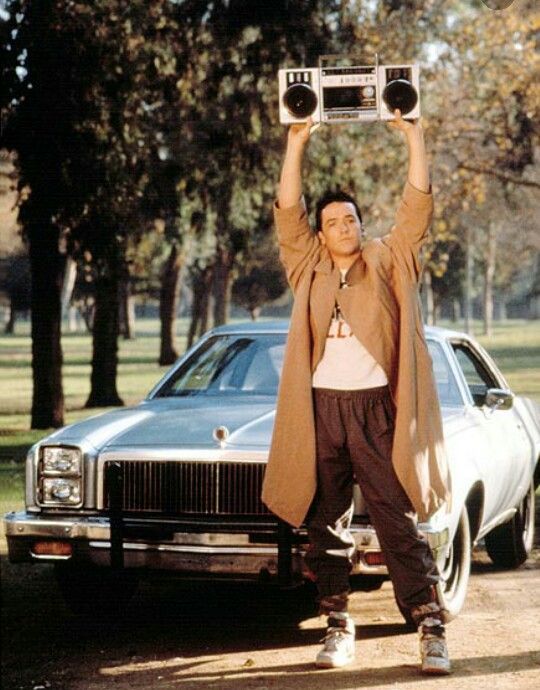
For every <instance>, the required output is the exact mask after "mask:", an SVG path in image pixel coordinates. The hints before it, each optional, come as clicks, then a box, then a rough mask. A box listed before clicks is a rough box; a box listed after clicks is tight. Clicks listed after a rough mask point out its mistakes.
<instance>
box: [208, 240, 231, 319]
mask: <svg viewBox="0 0 540 690" xmlns="http://www.w3.org/2000/svg"><path fill="white" fill-rule="evenodd" d="M233 263H234V256H233V254H232V252H231V251H230V250H229V249H226V248H224V247H220V248H218V251H217V254H216V262H215V264H214V285H213V295H214V326H221V325H223V324H224V323H227V321H228V319H229V309H230V304H231V288H232V267H233Z"/></svg>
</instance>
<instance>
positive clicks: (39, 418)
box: [29, 227, 64, 429]
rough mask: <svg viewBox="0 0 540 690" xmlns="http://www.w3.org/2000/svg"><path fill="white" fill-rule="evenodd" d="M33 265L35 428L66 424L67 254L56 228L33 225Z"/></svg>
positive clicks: (31, 239)
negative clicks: (63, 333) (62, 251)
mask: <svg viewBox="0 0 540 690" xmlns="http://www.w3.org/2000/svg"><path fill="white" fill-rule="evenodd" d="M29 239H30V269H31V273H32V293H31V310H32V377H33V396H32V413H31V417H32V418H31V428H32V429H49V428H51V427H55V428H56V427H60V426H63V424H64V392H63V388H62V343H61V323H62V320H61V303H60V293H61V289H62V278H63V257H62V255H61V254H60V252H59V251H58V232H57V231H56V230H55V229H54V228H51V227H49V228H43V227H40V228H35V229H34V228H32V229H31V230H30V232H29Z"/></svg>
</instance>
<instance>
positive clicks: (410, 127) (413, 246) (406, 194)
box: [383, 110, 433, 281]
mask: <svg viewBox="0 0 540 690" xmlns="http://www.w3.org/2000/svg"><path fill="white" fill-rule="evenodd" d="M395 113H396V119H395V120H394V121H392V122H389V123H388V124H389V126H390V127H391V128H392V129H397V130H399V131H401V132H403V134H404V135H405V140H406V142H407V148H408V151H409V166H408V171H407V182H406V184H405V188H404V190H403V195H402V197H401V201H400V203H399V206H398V209H397V212H396V221H395V225H394V227H393V228H392V231H391V232H390V234H389V235H387V236H386V237H385V238H383V242H384V243H385V244H387V245H388V246H390V247H391V248H392V249H393V250H394V251H395V252H398V253H399V255H400V257H401V259H402V261H403V262H404V263H405V265H406V267H407V272H408V274H409V276H410V278H411V280H415V281H416V280H418V277H419V274H420V268H421V267H420V260H419V254H420V249H421V247H422V245H423V244H424V242H425V241H426V239H427V237H428V230H429V226H430V224H431V218H432V215H433V198H432V195H431V184H430V180H429V167H428V162H427V155H426V148H425V145H424V132H423V129H422V125H421V122H420V120H416V121H414V122H407V121H405V120H403V118H402V117H401V113H400V112H399V110H397V111H395Z"/></svg>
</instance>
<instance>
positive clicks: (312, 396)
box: [262, 110, 450, 674]
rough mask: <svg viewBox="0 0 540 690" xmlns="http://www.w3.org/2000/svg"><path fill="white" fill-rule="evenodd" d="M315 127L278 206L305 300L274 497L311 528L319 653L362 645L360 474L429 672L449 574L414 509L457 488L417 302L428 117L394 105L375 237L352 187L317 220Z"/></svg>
mask: <svg viewBox="0 0 540 690" xmlns="http://www.w3.org/2000/svg"><path fill="white" fill-rule="evenodd" d="M311 127H312V122H311V121H308V122H307V123H306V124H305V125H293V126H292V127H290V129H289V133H288V141H287V150H286V154H285V159H284V162H283V168H282V173H281V180H280V186H279V193H278V199H277V204H276V206H275V209H274V213H275V219H276V226H277V232H278V240H279V245H280V257H281V260H282V262H283V264H284V266H285V269H286V271H287V277H288V280H289V283H290V285H291V288H292V290H293V293H294V297H295V299H294V306H293V311H292V316H291V325H290V331H289V337H288V340H287V348H286V353H285V360H284V366H283V373H282V377H281V384H280V390H279V395H278V405H277V412H276V420H275V424H274V434H273V438H272V446H271V450H270V457H269V463H268V467H267V471H266V475H265V482H264V487H263V496H262V498H263V500H264V502H265V503H266V504H267V506H268V507H269V508H270V509H271V510H272V511H273V512H274V513H276V515H278V516H280V517H281V518H282V519H284V520H286V521H287V522H289V523H290V524H292V525H294V526H297V527H298V526H300V525H301V524H302V523H303V522H305V524H306V525H307V528H308V535H309V539H310V549H309V551H308V553H307V554H306V563H307V565H308V567H309V568H310V570H311V571H312V573H313V575H314V578H315V581H316V583H317V587H318V592H319V604H320V612H321V613H323V614H326V615H327V616H328V630H327V635H326V638H325V644H324V647H323V649H322V650H321V651H320V652H319V653H318V655H317V658H316V664H317V666H319V667H323V668H334V667H339V666H344V665H345V664H347V663H349V662H351V661H352V660H353V658H354V649H355V643H354V623H353V621H352V620H351V618H350V616H349V614H348V611H347V604H348V593H349V584H348V577H349V572H350V569H351V556H352V555H353V553H354V550H355V549H354V540H353V538H352V536H351V534H350V532H349V526H350V522H351V518H352V509H351V504H352V488H353V481H356V482H357V483H358V484H359V486H360V489H361V491H362V495H363V497H364V500H365V502H366V506H367V509H368V513H369V515H370V519H371V522H372V524H373V525H374V527H375V529H376V531H377V535H378V539H379V542H380V544H381V548H382V550H383V553H384V557H385V561H386V564H387V567H388V570H389V574H390V577H391V578H392V582H393V585H394V589H395V592H396V598H397V599H398V601H399V602H400V604H401V605H402V606H403V607H405V608H407V609H409V611H410V613H411V616H412V618H413V620H414V621H415V623H416V624H417V625H418V630H419V634H420V647H421V663H422V671H424V672H426V673H441V674H442V673H448V672H449V671H450V662H449V660H448V652H447V649H446V642H445V630H444V612H443V611H442V610H441V607H440V605H439V603H438V601H437V598H436V595H435V586H434V585H435V584H436V582H437V581H438V579H439V576H438V573H437V568H436V565H435V563H434V561H433V557H432V554H431V551H430V549H429V546H428V544H427V542H426V540H425V539H424V538H423V537H422V536H421V535H420V534H419V533H418V530H417V522H416V515H418V516H419V517H420V518H421V519H422V520H424V519H426V518H427V517H428V516H429V515H431V514H432V513H433V512H435V511H436V510H438V509H439V508H440V507H441V506H442V505H443V504H444V503H445V502H448V500H449V491H448V470H447V465H446V459H445V455H444V446H443V441H442V424H441V417H440V410H439V406H438V399H437V392H436V388H435V382H434V378H433V373H432V367H431V360H430V357H429V353H428V351H427V346H426V342H425V339H424V336H423V326H422V321H421V316H420V309H419V304H418V278H419V273H420V264H419V251H420V248H421V246H422V244H423V242H424V241H425V239H426V235H427V230H428V228H429V224H430V221H431V215H432V209H433V202H432V197H431V186H430V183H429V171H428V165H427V158H426V152H425V147H424V139H423V130H422V126H421V124H420V122H419V121H416V122H406V121H405V120H403V119H402V117H401V113H400V112H399V110H396V111H395V120H394V121H393V122H391V123H390V127H392V128H393V129H396V130H398V131H400V132H402V133H403V134H404V136H405V139H406V141H407V145H408V150H409V166H408V179H407V182H406V184H405V189H404V192H403V197H402V200H401V203H400V206H399V208H398V211H397V214H396V222H395V225H394V227H393V228H392V230H391V232H390V233H389V234H388V235H386V236H385V237H383V238H381V239H375V240H369V241H365V240H364V239H363V234H362V220H361V214H360V211H359V209H358V207H357V205H356V202H355V201H354V199H353V198H352V197H350V196H348V195H347V194H344V193H342V192H339V193H337V194H336V193H334V194H328V195H325V196H324V197H323V198H322V199H321V200H320V201H319V204H318V206H317V213H316V217H317V231H316V233H314V232H312V231H311V229H310V227H309V223H308V220H307V213H306V209H305V206H304V202H303V197H302V183H301V167H302V160H303V155H304V152H305V149H306V147H307V144H308V141H309V138H310V133H311ZM415 513H416V515H415Z"/></svg>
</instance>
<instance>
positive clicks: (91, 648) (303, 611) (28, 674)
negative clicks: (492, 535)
mask: <svg viewBox="0 0 540 690" xmlns="http://www.w3.org/2000/svg"><path fill="white" fill-rule="evenodd" d="M537 547H538V544H537ZM352 609H353V613H354V616H355V619H356V622H357V624H358V635H357V660H356V662H355V663H354V665H352V666H348V667H346V668H344V669H341V670H328V671H319V670H315V669H314V667H313V663H312V662H313V659H314V656H315V654H316V651H317V649H318V647H319V640H320V638H321V636H322V634H323V627H322V626H323V622H324V621H323V619H322V618H319V617H315V616H314V608H313V603H312V601H311V597H308V596H307V595H302V594H301V593H300V592H298V591H295V592H285V593H283V592H276V591H272V592H270V591H268V590H265V591H262V590H261V589H260V588H258V587H255V586H251V585H241V586H240V585H231V584H219V585H218V584H211V585H210V584H208V583H199V584H188V583H181V584H180V583H178V582H177V581H174V582H173V581H171V580H165V581H163V580H159V581H147V582H144V583H143V584H142V585H141V587H140V590H139V592H138V593H137V595H136V597H135V599H134V600H133V602H132V605H131V606H130V608H129V611H128V612H127V615H126V616H125V618H124V619H122V620H118V621H115V622H114V623H113V624H109V625H107V626H100V625H92V626H90V625H88V623H83V622H81V621H80V620H78V619H77V618H75V617H74V616H73V615H72V614H71V613H70V612H69V611H68V610H67V609H66V608H65V606H64V604H63V602H62V601H61V599H60V597H59V595H58V592H57V590H56V586H55V582H54V577H53V572H52V568H51V567H50V566H34V567H31V566H26V565H11V564H9V563H8V562H7V560H6V558H5V556H3V557H2V668H3V671H2V687H3V688H4V690H15V689H20V690H41V689H45V688H58V689H64V688H66V689H69V690H102V689H103V688H116V689H118V690H126V689H127V688H156V689H160V688H178V689H179V690H188V689H189V690H191V689H193V690H203V689H204V690H206V688H216V689H218V690H322V689H323V688H324V690H349V689H353V688H362V687H367V688H371V689H372V690H377V689H378V688H380V689H383V688H384V689H387V688H392V687H394V688H395V687H399V688H401V689H403V690H409V689H411V690H412V688H417V687H418V686H420V685H421V687H422V689H423V690H432V689H435V688H437V690H440V689H441V688H443V689H444V690H453V689H454V688H455V689H458V688H459V689H460V690H462V689H463V688H466V689H467V690H480V689H482V690H485V689H487V688H489V690H509V689H510V688H512V689H514V688H519V689H520V690H521V689H523V690H525V689H526V688H527V689H528V688H530V689H531V690H532V689H533V688H534V689H535V690H538V688H540V651H539V648H540V634H539V631H540V549H539V548H536V549H535V551H534V553H533V556H532V558H531V559H530V560H529V561H528V562H527V563H526V564H525V565H524V566H523V567H521V568H520V569H519V570H517V571H512V572H505V571H502V570H497V569H496V568H494V567H493V566H492V565H490V564H489V561H488V559H487V557H486V556H485V554H484V553H483V552H482V551H481V550H477V551H476V552H475V555H474V564H473V572H472V576H471V580H470V585H469V593H468V597H467V601H466V605H465V608H464V610H463V612H462V613H461V615H460V616H459V617H458V618H457V619H456V620H454V621H453V622H452V623H451V624H450V625H449V627H448V638H449V647H450V651H451V656H452V659H453V668H454V672H453V674H452V676H449V677H441V678H430V677H428V678H424V677H422V676H420V675H419V674H418V671H417V653H418V650H417V639H416V634H414V633H409V632H407V630H406V628H405V626H404V625H403V623H402V620H401V617H400V614H399V612H398V611H397V609H396V607H395V605H394V602H393V596H392V590H391V587H390V585H389V583H385V584H384V585H383V587H382V589H380V590H379V591H375V592H369V593H365V592H356V593H355V594H354V595H353V597H352Z"/></svg>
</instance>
